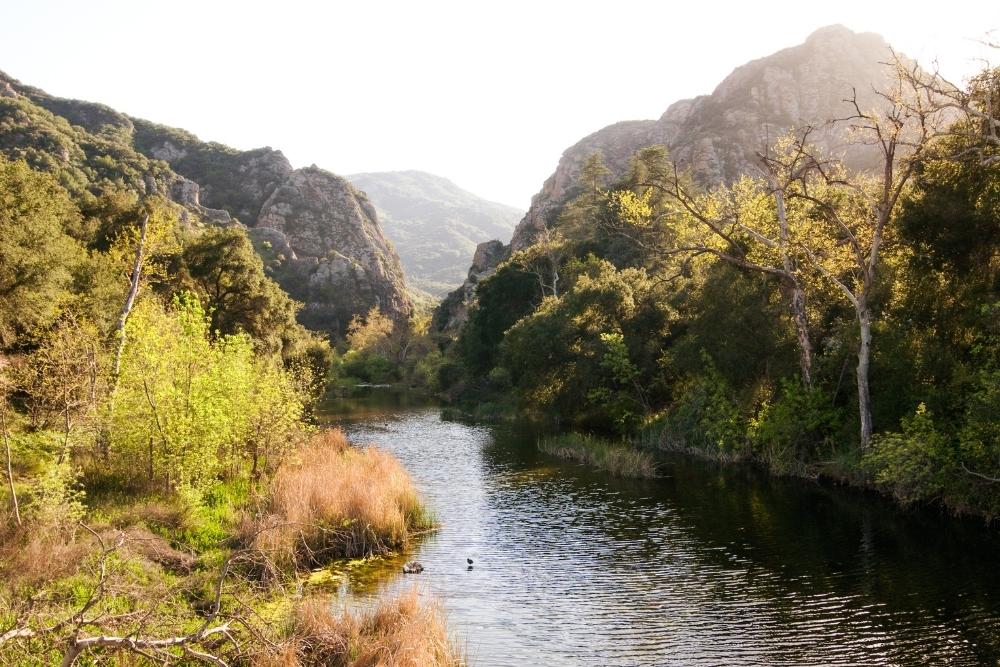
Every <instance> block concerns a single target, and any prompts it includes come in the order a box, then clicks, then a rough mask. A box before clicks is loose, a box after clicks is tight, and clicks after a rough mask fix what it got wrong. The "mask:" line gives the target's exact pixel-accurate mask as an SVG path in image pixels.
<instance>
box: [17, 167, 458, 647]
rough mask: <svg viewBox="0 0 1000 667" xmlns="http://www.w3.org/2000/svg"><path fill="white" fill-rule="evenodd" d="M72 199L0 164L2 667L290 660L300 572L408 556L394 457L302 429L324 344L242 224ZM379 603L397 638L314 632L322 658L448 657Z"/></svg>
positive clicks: (114, 201) (409, 511)
mask: <svg viewBox="0 0 1000 667" xmlns="http://www.w3.org/2000/svg"><path fill="white" fill-rule="evenodd" d="M88 192H89V194H87V195H86V196H83V195H79V194H73V193H71V192H70V191H68V190H67V189H66V188H64V187H62V186H61V185H60V184H59V181H58V180H57V177H56V176H55V175H52V174H48V173H45V172H42V171H37V170H34V169H32V168H31V167H30V166H29V165H28V164H27V163H26V162H24V161H13V162H12V161H7V160H5V159H3V158H0V258H2V260H3V261H2V262H0V290H3V292H4V295H5V298H3V299H2V300H0V444H2V451H0V454H2V463H3V473H2V477H3V485H2V489H0V508H2V509H0V581H3V585H2V586H0V660H2V661H4V662H11V663H16V664H25V665H28V664H52V663H58V662H63V664H73V663H74V662H77V661H80V662H83V661H117V662H120V663H127V664H131V663H132V662H134V661H136V660H142V659H145V660H150V661H164V662H183V661H190V660H203V661H206V660H207V661H210V662H211V661H213V660H215V661H218V660H223V661H226V662H227V663H230V664H252V663H254V662H258V661H260V662H265V663H267V662H269V661H274V660H278V659H284V658H282V656H285V657H286V658H287V656H294V653H295V651H298V650H299V649H300V648H301V647H302V646H303V643H302V642H303V641H304V640H303V637H304V636H305V635H303V632H302V628H303V627H304V626H302V625H301V624H298V625H295V624H293V618H298V617H301V614H304V613H306V612H304V611H303V612H301V613H300V612H299V611H297V608H296V605H295V604H293V603H292V601H291V598H290V596H291V595H292V593H293V591H294V590H295V588H296V581H297V579H298V573H299V570H300V568H302V567H308V566H312V565H315V564H317V563H320V562H323V561H324V560H325V559H326V558H330V557H335V556H339V555H348V554H350V555H367V554H374V553H383V552H385V551H387V550H390V549H399V548H403V547H405V546H406V545H407V544H408V542H409V539H410V538H411V535H412V533H413V532H414V531H417V530H422V529H424V528H426V526H427V525H428V519H427V515H426V512H425V511H424V509H423V507H422V505H421V504H420V502H419V499H418V498H417V496H416V494H415V491H414V489H413V487H412V485H411V484H410V481H409V478H408V477H407V476H406V474H405V472H404V471H403V470H402V468H401V467H400V465H399V463H398V462H396V461H395V460H394V459H392V458H391V457H389V456H388V455H387V454H385V453H383V452H380V451H378V450H374V449H372V450H355V449H352V448H350V447H348V446H347V444H346V442H345V441H344V440H343V436H342V435H339V434H334V433H322V434H316V433H315V429H314V427H312V426H310V425H309V423H308V422H309V411H310V406H311V405H312V403H313V402H314V401H315V399H316V398H317V394H318V392H319V391H321V390H322V389H323V388H324V386H325V380H326V376H327V372H328V367H329V363H330V360H331V358H332V355H331V350H330V347H329V345H328V344H327V343H326V341H324V340H322V339H320V338H318V337H317V336H315V335H314V334H312V333H310V332H308V331H306V330H305V329H303V328H302V327H301V326H300V325H299V324H297V323H296V321H295V312H296V310H297V308H298V304H296V303H295V302H294V301H292V300H291V299H289V297H288V296H287V294H285V293H284V292H283V291H281V290H280V289H279V288H278V287H277V285H276V284H275V283H274V282H273V281H272V280H271V279H270V278H268V277H267V276H266V275H265V273H264V270H263V266H262V262H261V260H260V258H259V257H258V256H257V254H256V253H255V252H254V251H253V248H252V246H251V245H250V242H249V240H248V239H247V238H246V236H245V234H244V233H243V232H242V231H240V230H239V229H238V228H229V229H218V228H202V227H200V226H198V225H192V224H189V223H185V222H183V221H182V220H181V219H180V218H179V216H178V211H177V209H176V207H174V206H172V205H171V204H170V203H169V202H167V201H165V200H162V199H160V198H158V197H156V196H147V197H145V198H144V199H142V200H140V199H139V197H138V196H136V195H135V194H132V193H131V192H129V191H127V190H119V189H113V190H109V191H104V192H101V193H99V194H94V193H92V192H90V191H88ZM327 455H330V456H329V457H328V456H327ZM310 484H311V485H312V486H311V488H312V489H313V490H314V491H315V493H313V494H311V495H310V496H309V500H310V505H309V508H308V509H309V511H302V507H301V505H297V504H296V502H297V499H299V498H300V496H298V493H299V492H300V491H304V490H305V488H306V487H307V486H309V485H310ZM324 492H325V493H324ZM331 492H332V493H331ZM274 517H284V519H286V520H294V521H295V525H294V527H292V526H290V525H289V524H288V523H285V524H281V525H273V522H270V521H271V519H273V518H274ZM272 535H273V537H272ZM268 537H271V543H269V542H268V539H267V538H268ZM300 544H308V545H310V546H311V547H315V548H313V550H312V552H311V556H310V558H302V557H301V554H300V552H299V546H298V545H300ZM274 545H284V546H286V547H288V550H286V556H285V557H280V554H279V555H278V556H276V555H275V550H274V549H272V548H271V547H272V546H274ZM265 547H266V548H265ZM389 604H390V603H387V605H389ZM392 604H395V605H396V608H397V609H398V610H399V614H400V619H401V620H400V621H399V624H398V627H396V626H392V624H391V623H389V622H388V621H384V620H379V621H378V622H376V623H374V625H370V624H369V625H365V623H363V622H361V621H360V620H358V619H356V618H355V617H354V616H345V617H344V618H343V619H333V618H331V619H329V620H328V621H325V622H327V623H328V624H329V625H330V627H334V626H337V627H342V628H344V629H345V632H349V633H351V632H352V633H354V634H352V635H351V639H350V642H349V643H345V644H341V645H339V646H340V650H341V653H339V654H337V653H336V649H335V648H334V646H333V645H326V647H325V648H324V651H325V653H324V655H328V656H334V655H339V656H340V657H338V658H336V659H337V660H341V663H340V664H356V663H355V662H352V661H353V660H355V659H356V658H357V655H358V654H361V655H369V654H370V653H368V651H370V650H372V651H374V650H376V649H375V648H372V647H374V646H375V645H376V644H377V643H378V642H379V641H383V640H384V641H387V642H390V643H391V644H392V645H394V646H396V647H397V648H398V650H400V651H402V652H404V653H405V652H414V654H415V655H425V653H421V652H420V651H425V650H430V649H427V647H428V646H431V645H432V644H433V645H435V646H438V647H441V646H446V645H447V642H446V641H445V639H444V635H443V630H442V629H441V626H440V622H439V617H437V616H435V615H434V614H433V613H432V612H430V611H425V610H424V609H423V608H422V607H417V606H414V605H413V604H411V603H410V602H407V601H406V600H403V601H400V602H398V603H392ZM387 609H388V607H387ZM309 613H310V614H312V615H311V616H310V618H312V619H313V621H314V622H315V623H319V622H320V621H319V620H317V619H318V616H316V613H315V610H313V612H309ZM386 613H387V614H388V613H389V612H388V611H387V612H386ZM358 618H360V617H358ZM293 627H294V628H295V630H294V633H295V634H294V636H293V635H292V634H288V635H287V636H286V634H285V629H286V628H287V629H288V631H289V633H291V632H292V628H293ZM317 627H318V626H317ZM391 627H396V630H393V631H392V632H396V634H395V635H392V632H390V629H391ZM323 636H324V637H326V636H327V635H323ZM321 640H322V638H321V639H320V640H318V641H321ZM414 642H416V643H414ZM435 642H437V643H436V644H435ZM292 645H294V646H295V647H297V648H295V649H294V650H291V653H289V652H288V651H287V650H286V649H287V647H288V646H292ZM382 646H384V644H383V645H382ZM417 646H419V648H414V647H417ZM303 650H304V649H303ZM377 650H379V651H381V650H383V649H382V648H379V649H377ZM434 650H435V651H437V650H438V649H434ZM444 650H445V649H441V651H444ZM448 650H450V649H448ZM427 655H429V654H427ZM440 655H445V654H444V653H440ZM449 655H450V654H449ZM288 659H289V660H291V659H292V658H288ZM303 659H304V660H305V661H306V662H308V658H303ZM330 659H331V660H332V659H334V658H332V657H331V658H330ZM443 659H444V658H442V660H443ZM449 660H450V658H449ZM427 664H433V663H427ZM441 664H453V663H452V662H443V663H441Z"/></svg>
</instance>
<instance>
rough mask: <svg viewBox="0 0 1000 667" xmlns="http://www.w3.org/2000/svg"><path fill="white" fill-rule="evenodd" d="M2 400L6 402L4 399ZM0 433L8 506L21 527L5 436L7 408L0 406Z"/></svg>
mask: <svg viewBox="0 0 1000 667" xmlns="http://www.w3.org/2000/svg"><path fill="white" fill-rule="evenodd" d="M3 400H6V398H4V399H3ZM0 432H2V433H3V446H4V449H5V450H6V452H7V484H9V485H10V504H11V506H12V508H13V510H14V521H15V522H16V523H17V525H19V526H20V525H21V507H20V505H18V503H17V491H16V490H15V489H14V469H13V466H12V465H11V456H10V437H9V436H8V435H7V406H6V404H5V405H0Z"/></svg>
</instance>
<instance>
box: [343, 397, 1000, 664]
mask: <svg viewBox="0 0 1000 667" xmlns="http://www.w3.org/2000/svg"><path fill="white" fill-rule="evenodd" d="M409 400H410V399H406V398H400V397H397V398H395V399H392V398H390V399H385V398H378V399H372V398H369V399H361V400H355V401H353V402H349V401H340V402H338V403H337V404H336V405H334V406H329V407H328V410H327V414H328V415H329V418H330V419H331V420H332V421H338V420H339V421H340V422H342V424H343V426H344V427H345V430H347V432H348V434H349V436H350V437H351V438H352V439H354V440H355V441H359V442H376V443H378V444H380V445H382V446H384V447H386V448H387V449H389V450H391V451H393V452H394V453H396V454H397V455H398V456H399V457H400V458H401V459H402V460H403V462H404V463H405V465H406V466H407V468H408V469H409V470H410V471H411V473H412V474H413V476H414V477H415V479H416V480H417V482H418V485H419V486H420V488H421V490H422V491H423V492H424V494H425V495H426V497H427V498H428V500H429V502H430V504H431V505H432V506H433V508H434V510H435V511H436V512H437V514H438V516H439V517H440V519H441V521H442V524H443V525H442V529H441V530H440V531H439V532H437V533H435V534H433V535H430V536H428V537H427V538H425V539H424V540H422V541H421V542H420V544H419V546H418V548H417V553H416V554H415V555H414V557H416V558H417V559H418V560H420V561H421V562H422V563H423V564H424V566H425V567H426V570H425V573H424V574H422V575H419V576H418V577H402V576H400V577H395V578H390V579H389V580H388V581H386V582H384V583H383V584H382V587H389V588H400V587H405V586H409V585H410V584H411V583H412V582H413V581H418V582H419V583H420V584H421V586H423V587H424V588H426V589H429V590H430V591H431V592H433V593H434V594H436V595H438V596H440V597H441V598H443V600H444V602H445V606H446V608H447V610H448V613H449V618H450V621H451V625H452V627H453V628H454V629H455V630H456V631H457V633H458V635H459V639H460V640H461V641H463V643H465V644H466V645H467V646H468V650H469V653H470V656H471V657H472V658H473V659H474V662H475V664H477V665H528V664H531V665H534V664H544V665H579V664H586V665H667V664H684V665H691V664H706V665H707V664H713V665H714V664H760V663H768V664H789V665H791V664H795V665H800V664H822V665H828V664H859V663H863V664H926V663H928V662H948V663H949V664H981V663H983V662H989V663H996V661H997V659H998V658H1000V573H998V572H997V569H996V568H995V566H994V563H995V555H996V554H997V553H998V551H997V547H998V546H1000V543H998V539H997V537H996V535H994V534H993V533H992V532H989V531H987V530H985V529H983V528H982V526H980V525H978V524H976V523H974V522H961V521H949V520H944V519H942V518H941V517H938V516H936V515H934V514H930V513H900V512H898V511H897V510H896V509H895V508H893V507H892V506H891V505H889V504H888V503H886V502H884V501H882V500H881V499H879V498H876V497H872V496H869V495H867V494H863V493H858V492H855V491H852V490H846V489H839V488H831V487H827V486H823V485H818V484H814V483H811V482H803V481H797V480H780V479H778V480H776V479H774V478H770V477H767V476H764V475H762V474H760V473H758V472H757V471H755V470H753V469H751V468H744V467H731V466H730V467H721V466H716V465H714V464H710V463H706V462H702V461H696V460H692V459H690V458H685V457H671V458H668V459H667V460H666V461H665V470H666V475H667V476H666V477H665V478H664V479H660V480H654V481H647V482H635V481H624V480H615V479H612V478H608V477H606V476H604V475H602V474H599V473H594V472H592V471H589V470H587V469H585V468H583V467H580V466H577V465H573V464H564V463H562V462H559V461H555V460H552V459H549V458H547V457H544V456H543V455H541V454H539V453H538V452H537V451H536V449H535V446H534V443H535V435H534V434H533V433H532V432H531V431H530V429H527V428H521V427H516V426H506V425H504V426H489V427H485V426H474V425H466V424H460V423H454V422H443V421H441V420H440V419H439V416H438V411H437V410H436V409H434V408H432V407H420V406H419V405H417V406H415V405H413V404H412V403H410V404H408V403H407V401H409ZM332 407H336V408H338V409H339V410H340V411H341V412H340V414H339V415H338V414H337V413H335V412H333V411H332V410H331V409H330V408H332ZM345 413H346V414H345ZM467 557H471V558H473V559H474V560H475V567H474V568H473V569H472V570H468V569H467V567H466V563H465V559H466V558H467ZM358 583H359V584H360V583H362V582H360V581H359V582H358ZM375 588H378V587H375ZM354 592H355V594H357V595H360V596H365V595H369V594H371V593H372V592H373V589H372V587H371V586H367V587H366V586H360V585H359V586H356V587H355V591H354Z"/></svg>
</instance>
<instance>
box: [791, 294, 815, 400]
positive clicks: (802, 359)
mask: <svg viewBox="0 0 1000 667" xmlns="http://www.w3.org/2000/svg"><path fill="white" fill-rule="evenodd" d="M792 314H793V316H794V318H795V335H796V338H797V339H798V342H799V370H800V371H801V373H802V384H803V385H805V388H806V389H812V386H813V384H812V341H811V340H810V338H809V319H808V318H807V317H806V293H805V290H803V289H802V287H801V286H800V285H799V284H798V282H797V281H796V282H795V283H794V284H793V285H792Z"/></svg>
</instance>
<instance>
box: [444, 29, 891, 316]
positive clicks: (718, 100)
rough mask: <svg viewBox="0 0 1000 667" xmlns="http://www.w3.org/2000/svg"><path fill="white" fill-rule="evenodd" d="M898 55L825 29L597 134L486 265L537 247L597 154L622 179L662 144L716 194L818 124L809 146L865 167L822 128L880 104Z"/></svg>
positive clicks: (474, 278)
mask: <svg viewBox="0 0 1000 667" xmlns="http://www.w3.org/2000/svg"><path fill="white" fill-rule="evenodd" d="M892 56H893V51H892V48H891V46H890V45H889V44H888V43H887V42H886V41H885V39H884V38H882V37H881V36H879V35H877V34H875V33H870V32H866V33H856V32H853V31H852V30H850V29H849V28H846V27H845V26H843V25H840V24H834V25H829V26H825V27H821V28H819V29H817V30H815V31H813V32H812V33H811V34H810V35H809V36H808V37H807V38H806V39H805V41H804V42H802V43H800V44H797V45H794V46H790V47H787V48H784V49H780V50H778V51H776V52H774V53H771V54H770V55H766V56H763V57H761V58H756V59H754V60H751V61H749V62H747V63H744V64H743V65H740V66H737V67H736V68H734V69H733V71H732V72H731V73H730V74H729V75H728V76H726V77H725V78H724V79H723V80H722V81H721V82H719V84H717V85H716V86H715V88H714V89H713V91H712V92H711V93H710V94H707V95H700V96H697V97H693V98H689V99H681V100H677V101H676V102H673V103H672V104H670V105H669V106H668V107H667V109H666V110H665V111H664V112H663V114H661V116H660V117H659V118H657V119H648V120H627V121H620V122H617V123H613V124H611V125H608V126H606V127H603V128H601V129H599V130H597V131H595V132H592V133H591V134H589V135H587V136H585V137H583V138H582V139H580V140H579V141H577V142H576V143H575V144H573V145H572V146H570V147H569V148H567V149H566V150H565V151H564V152H563V154H562V156H561V157H560V159H559V162H558V164H557V166H556V169H555V171H554V172H553V173H552V175H551V176H549V177H548V178H547V179H546V180H545V182H544V183H543V184H542V188H541V190H540V191H539V192H538V193H537V194H535V195H534V196H533V197H532V199H531V205H530V207H529V209H528V211H527V213H526V214H525V216H524V218H522V219H521V221H520V222H519V223H518V225H517V228H516V229H515V230H514V233H513V235H512V237H511V241H510V244H509V245H508V246H507V248H506V252H504V253H501V254H497V253H496V252H495V248H492V249H491V251H490V252H488V253H485V254H484V255H483V256H487V255H488V256H491V257H498V258H499V260H498V261H503V259H505V258H506V257H509V256H510V254H511V253H513V252H517V251H519V250H523V249H525V248H527V247H528V246H530V245H531V244H532V242H533V240H534V238H535V236H536V235H537V234H538V233H539V232H540V231H541V230H543V229H545V228H546V227H548V226H550V225H551V224H552V223H553V222H554V220H555V218H556V217H557V216H558V214H559V211H560V210H561V207H562V205H563V204H564V203H565V202H567V201H568V200H569V199H571V198H572V196H573V195H574V193H575V189H576V187H577V178H578V176H579V174H580V172H581V169H582V167H583V165H584V163H585V162H586V160H587V158H589V157H590V156H591V155H592V154H594V153H597V154H599V155H600V156H601V157H602V159H603V161H604V164H605V166H606V167H607V168H608V170H609V171H610V174H611V178H612V179H615V178H619V177H621V176H622V175H623V174H624V173H625V172H626V170H627V169H628V165H629V161H630V160H631V157H632V156H633V155H634V154H635V153H636V152H637V151H639V150H641V149H642V148H645V147H647V146H653V145H663V146H665V147H667V149H668V150H669V152H670V155H671V158H672V159H673V160H674V161H675V162H676V163H677V164H678V165H679V166H681V167H682V168H686V169H690V171H691V173H692V176H693V177H694V179H695V180H696V181H697V182H698V183H699V184H701V185H703V186H711V185H713V184H717V183H722V182H730V181H732V180H735V179H736V178H738V177H739V175H741V174H743V173H746V172H748V171H750V170H752V169H753V168H754V165H755V164H756V159H757V158H756V152H757V151H759V150H761V149H763V148H764V147H765V146H766V145H767V143H768V142H769V141H773V140H774V139H776V138H778V137H780V136H781V135H782V134H784V133H785V132H787V131H788V130H789V129H791V128H792V127H797V126H802V125H815V126H817V128H818V129H817V131H816V132H814V134H813V136H812V138H813V140H814V141H815V142H816V143H817V144H818V145H819V147H820V148H821V149H823V150H825V151H827V152H829V153H831V154H833V155H836V156H838V157H841V158H842V159H843V160H844V161H845V163H846V164H847V165H848V166H850V167H852V168H856V169H864V168H867V167H868V166H869V165H870V164H871V158H870V156H871V154H870V152H868V151H866V150H864V149H863V148H862V147H858V146H856V145H853V144H851V143H850V141H849V139H848V136H847V134H848V130H847V128H845V127H830V126H828V125H824V123H826V121H828V120H831V119H833V118H837V117H842V116H844V115H846V113H847V112H848V111H849V110H850V108H849V107H847V106H846V104H845V102H844V100H845V98H849V97H850V96H851V95H852V94H856V95H857V99H858V102H859V104H860V105H861V106H862V107H870V106H872V105H875V104H876V103H877V101H878V97H877V95H876V93H875V92H874V91H875V90H876V89H879V88H883V89H884V88H885V87H887V83H888V79H889V75H890V72H889V70H888V68H887V67H885V65H884V63H885V62H887V61H889V60H890V59H891V57H892ZM485 250H486V249H485V247H484V252H485ZM494 266H495V264H494ZM492 269H493V267H492V266H490V267H487V266H483V265H476V266H473V267H472V268H471V269H470V271H469V274H468V276H467V278H466V281H465V283H463V285H462V286H461V287H460V288H458V289H457V290H455V291H454V292H453V293H452V294H451V295H449V297H448V298H447V299H446V300H445V302H444V303H443V304H442V306H441V308H439V310H438V312H437V314H436V317H435V321H436V326H438V327H439V328H442V329H454V328H456V327H458V326H460V325H461V323H462V322H464V320H465V317H466V315H467V310H468V307H469V305H470V298H465V297H466V295H473V294H474V291H475V289H474V288H475V284H476V283H477V282H478V281H481V280H482V279H484V278H485V277H487V276H488V275H490V273H491V272H492Z"/></svg>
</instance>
